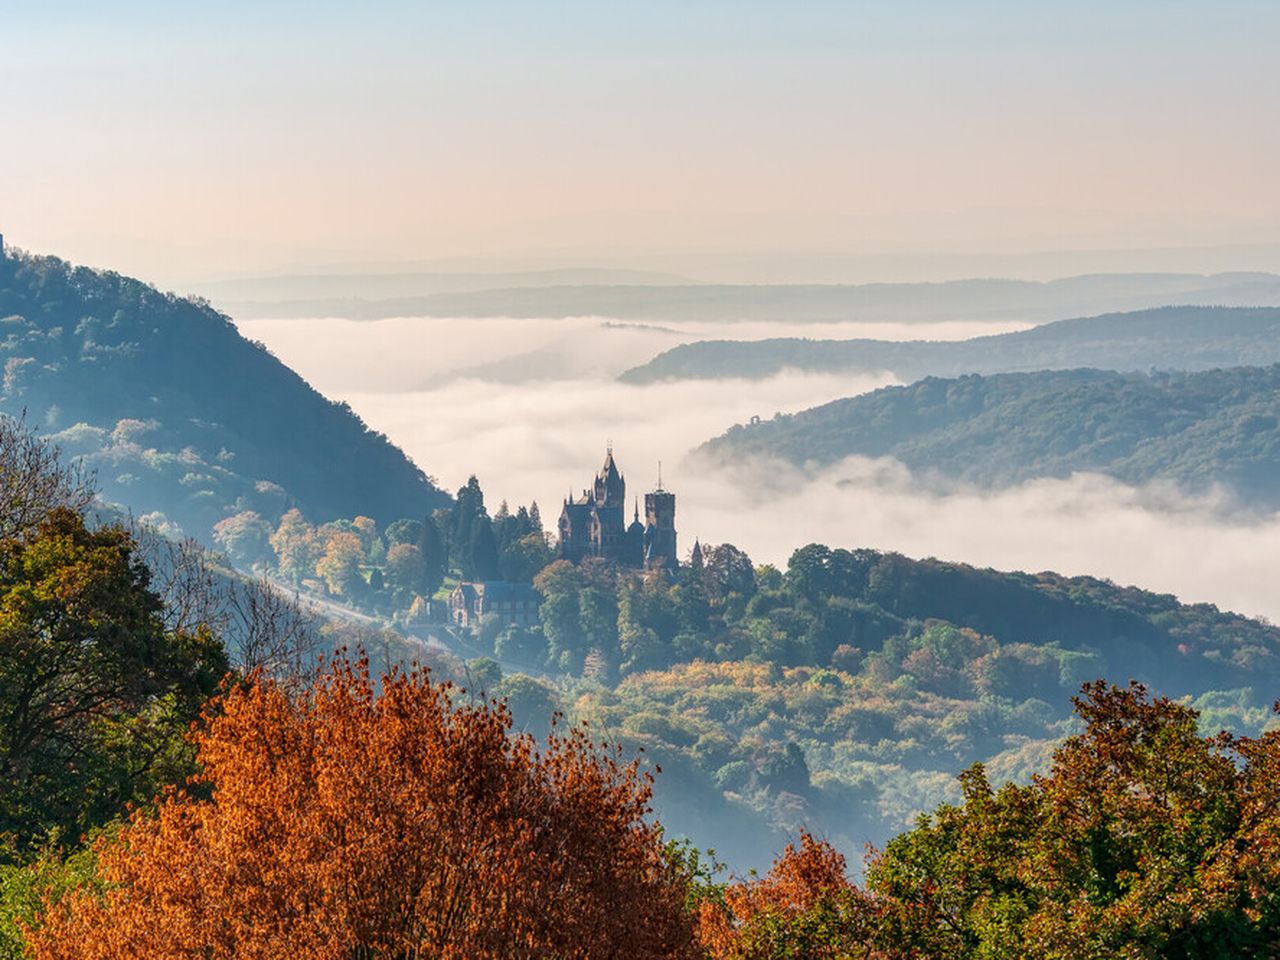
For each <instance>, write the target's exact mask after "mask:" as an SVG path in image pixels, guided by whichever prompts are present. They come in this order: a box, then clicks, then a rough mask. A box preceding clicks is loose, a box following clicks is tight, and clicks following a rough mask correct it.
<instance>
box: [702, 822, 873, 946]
mask: <svg viewBox="0 0 1280 960" xmlns="http://www.w3.org/2000/svg"><path fill="white" fill-rule="evenodd" d="M875 930H876V927H875V910H874V908H873V906H872V904H871V901H870V900H869V898H868V897H867V896H866V894H864V893H863V892H862V891H860V890H858V888H857V887H855V886H854V885H853V884H852V883H851V882H850V881H849V879H848V878H847V876H846V875H845V859H844V857H843V856H841V855H840V853H839V852H838V851H836V850H835V848H833V847H832V846H831V845H830V844H829V843H827V842H825V841H822V840H817V839H815V838H814V837H813V836H812V835H810V834H808V833H802V834H801V836H800V844H799V846H796V845H794V844H790V845H788V846H787V849H786V850H785V851H784V853H783V854H782V856H781V857H779V858H778V860H776V861H775V862H774V864H773V867H772V868H771V869H770V870H769V873H768V874H767V875H766V876H765V877H763V878H760V879H756V880H748V881H745V882H741V883H734V884H729V885H728V886H726V887H725V888H724V889H723V890H722V891H720V890H715V889H714V888H712V889H710V890H708V891H706V892H705V894H704V895H703V898H702V900H701V903H700V904H699V907H698V939H699V941H700V942H701V944H702V946H703V947H704V949H706V951H707V952H708V954H709V955H710V956H711V957H713V958H715V960H774V958H778V960H781V958H792V957H794V958H805V960H845V958H853V957H871V956H879V954H875V953H873V952H872V951H873V940H874V936H875Z"/></svg>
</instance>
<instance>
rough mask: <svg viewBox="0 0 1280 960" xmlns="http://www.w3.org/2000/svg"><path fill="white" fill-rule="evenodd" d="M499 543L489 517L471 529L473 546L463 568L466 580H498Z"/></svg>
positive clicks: (482, 518)
mask: <svg viewBox="0 0 1280 960" xmlns="http://www.w3.org/2000/svg"><path fill="white" fill-rule="evenodd" d="M499 575H500V574H499V567H498V541H497V540H496V539H495V538H494V535H493V527H492V526H491V525H490V524H489V520H488V518H487V517H480V518H478V519H477V520H476V522H475V524H474V525H472V527H471V546H470V549H469V550H468V551H467V554H466V560H465V565H464V566H463V568H462V577H463V579H464V580H497V579H498V577H499Z"/></svg>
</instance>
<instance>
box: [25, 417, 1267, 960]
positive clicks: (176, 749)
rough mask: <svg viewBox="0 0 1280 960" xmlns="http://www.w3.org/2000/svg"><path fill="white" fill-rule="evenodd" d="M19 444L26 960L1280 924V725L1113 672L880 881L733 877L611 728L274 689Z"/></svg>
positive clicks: (536, 952) (1144, 941)
mask: <svg viewBox="0 0 1280 960" xmlns="http://www.w3.org/2000/svg"><path fill="white" fill-rule="evenodd" d="M0 441H3V442H0V474H2V475H3V476H4V477H5V478H6V480H7V481H8V482H6V483H5V484H4V485H3V486H2V487H0V492H2V493H3V496H2V497H0V612H2V613H3V616H2V617H0V771H3V776H0V838H2V839H3V843H0V956H3V957H6V958H14V960H17V958H33V960H134V958H138V957H147V958H155V960H166V958H172V960H187V958H190V957H193V956H200V957H203V958H209V960H219V958H222V960H233V958H235V960H239V958H244V957H259V958H262V960H276V958H279V960H284V958H287V957H296V956H308V957H317V958H332V960H347V958H353V957H355V958H375V957H402V958H411V957H423V956H434V957H441V958H486V957H492V958H515V957H530V956H558V957H565V958H584V960H585V958H596V957H613V956H620V955H625V956H628V957H637V958H647V957H653V958H659V957H670V958H682V957H687V958H691V960H693V958H704V960H729V958H785V957H806V958H824V957H825V958H852V957H862V958H878V960H926V958H938V957H949V958H950V957H961V958H975V960H977V958H983V960H987V958H1009V960H1012V958H1025V957H1032V958H1062V960H1068V958H1072V960H1074V958H1079V957H1092V956H1098V957H1102V956H1107V957H1125V958H1134V960H1138V958H1142V960H1148V958H1149V960H1157V958H1160V960H1165V958H1213V957H1220V956H1224V955H1230V956H1233V957H1243V958H1253V957H1257V958H1263V957H1269V956H1271V955H1272V950H1273V947H1274V944H1275V942H1276V940H1277V937H1280V902H1278V901H1277V894H1276V892H1275V891H1276V889H1277V881H1280V854H1278V853H1277V851H1280V842H1278V841H1280V775H1278V774H1280V730H1278V731H1273V732H1269V733H1265V734H1263V735H1262V736H1260V737H1257V738H1249V737H1239V736H1235V735H1233V734H1231V733H1229V732H1223V733H1211V734H1208V735H1206V732H1205V730H1204V728H1205V727H1206V725H1207V724H1208V723H1209V722H1210V718H1209V717H1207V716H1205V715H1202V714H1198V713H1197V711H1196V710H1194V709H1192V708H1191V707H1190V706H1188V705H1186V704H1183V703H1177V702H1173V701H1170V700H1167V699H1162V698H1157V697H1153V696H1151V695H1150V694H1148V692H1147V691H1146V689H1145V688H1144V687H1142V686H1141V685H1140V684H1137V683H1130V684H1128V685H1126V686H1124V687H1113V686H1110V685H1108V684H1107V683H1105V682H1102V681H1096V682H1088V683H1085V684H1083V685H1082V688H1081V692H1080V695H1079V696H1078V697H1077V698H1076V699H1075V700H1074V707H1075V711H1074V712H1075V719H1074V721H1073V723H1072V727H1073V731H1074V732H1073V733H1072V735H1070V736H1069V737H1067V738H1066V739H1065V740H1064V741H1062V742H1061V743H1060V744H1059V745H1058V746H1057V747H1056V749H1054V750H1053V752H1052V756H1051V757H1050V758H1049V761H1048V763H1047V765H1046V767H1045V768H1044V769H1045V772H1044V773H1043V775H1041V776H1038V777H1036V778H1035V779H1033V780H1031V781H1030V782H1028V783H1025V784H1024V785H1018V784H1005V785H1003V786H993V784H992V779H991V778H990V777H989V775H988V771H987V769H986V768H984V767H983V766H982V765H980V764H979V765H973V766H970V767H968V768H967V769H965V770H963V771H961V772H960V773H959V775H958V778H957V782H958V785H959V791H958V795H957V797H956V802H955V803H952V804H943V805H940V806H938V807H937V808H936V809H935V810H934V811H933V812H932V813H930V814H929V815H927V816H922V817H921V818H920V819H919V820H918V821H917V822H916V823H915V824H914V826H912V827H911V828H910V829H907V830H905V831H904V832H902V833H901V834H900V835H899V836H897V837H895V838H893V839H892V840H890V841H889V842H888V843H887V844H886V845H883V846H881V847H879V848H878V849H873V850H871V851H870V852H869V854H868V857H867V862H866V865H865V867H866V868H865V876H864V879H863V880H862V881H860V882H859V881H856V880H855V878H854V877H853V876H852V875H851V864H850V863H849V861H848V860H847V859H846V858H845V857H844V856H842V855H841V854H840V853H839V852H838V851H837V850H836V849H835V848H834V847H833V846H832V845H831V844H830V843H828V842H827V840H825V839H823V838H821V836H820V835H815V834H814V833H812V832H810V831H808V830H805V829H797V830H796V831H795V833H794V836H795V839H794V841H793V843H792V844H790V845H788V846H787V847H786V848H785V849H783V850H780V851H779V856H778V858H777V860H776V861H775V863H774V865H773V866H772V868H771V869H769V870H768V872H767V873H765V874H763V875H756V876H746V877H734V876H726V875H725V874H724V872H723V870H722V868H721V867H720V865H719V864H718V862H717V860H716V858H715V855H714V854H711V853H707V852H705V851H701V850H699V849H698V848H697V847H696V846H694V845H692V844H690V843H688V842H687V841H686V842H680V841H678V840H675V839H672V838H671V837H670V836H669V835H668V834H667V832H666V831H665V830H664V827H663V826H662V824H661V823H660V822H659V821H658V820H656V819H655V818H654V816H653V814H652V812H651V804H652V802H653V800H654V797H655V793H654V791H655V783H654V777H653V774H651V773H650V772H649V769H648V767H647V766H645V765H642V762H641V761H640V760H639V759H637V758H636V755H635V753H634V751H633V749H632V746H631V744H629V743H626V742H619V741H617V740H615V739H614V738H613V737H612V735H611V734H610V733H609V731H608V729H607V727H604V728H602V727H601V726H599V725H595V726H591V725H588V726H582V725H578V724H566V723H565V721H564V720H563V719H558V720H556V721H555V722H553V723H552V725H551V728H550V730H549V733H548V735H547V736H546V737H545V738H538V737H535V736H534V735H532V734H530V733H527V732H525V733H518V732H516V730H515V728H514V726H513V718H512V715H511V712H510V710H509V709H508V707H507V706H506V704H505V702H504V701H500V700H493V699H488V698H486V697H484V696H483V695H480V694H479V693H478V691H477V690H476V689H475V688H472V689H470V690H468V689H465V688H462V687H458V686H456V685H454V684H452V683H449V682H448V681H443V682H442V679H443V678H441V677H439V676H433V675H432V674H431V673H430V672H428V671H426V670H421V669H410V670H407V671H404V670H399V669H396V668H392V669H391V670H389V671H386V672H383V673H377V674H375V673H373V672H372V671H371V669H370V665H369V662H368V661H367V660H366V659H362V658H359V657H358V656H356V657H354V658H353V657H352V656H347V655H344V654H337V655H336V656H334V657H332V658H329V659H327V660H326V661H324V662H322V663H320V664H319V665H318V666H316V665H312V666H309V667H304V668H303V669H301V670H299V669H294V668H292V667H291V666H290V665H288V664H286V663H284V662H276V663H273V664H266V663H261V664H259V666H258V668H257V669H248V665H247V664H245V663H243V662H238V661H237V660H236V659H234V658H233V657H232V656H230V655H229V653H228V651H227V649H226V648H225V646H224V644H223V642H222V640H221V638H220V637H219V635H218V633H217V631H216V629H215V625H214V624H212V623H209V622H205V621H202V620H201V618H200V617H199V616H194V617H193V616H191V612H192V611H193V610H198V609H200V608H199V605H198V604H197V605H195V606H192V604H191V602H190V601H191V599H192V597H191V595H190V593H189V592H187V593H183V592H181V591H180V592H178V593H172V592H171V593H168V594H166V593H164V592H162V591H161V590H160V589H158V585H159V579H160V578H158V577H157V576H156V571H155V570H154V569H153V568H152V567H151V566H150V565H149V564H148V563H147V562H146V558H145V557H144V556H143V555H142V553H141V551H140V545H139V543H138V541H137V539H136V538H135V536H134V535H133V534H132V533H131V532H130V531H129V530H127V529H126V528H124V527H121V526H119V525H113V524H106V525H101V524H97V523H94V522H93V521H91V520H90V519H89V518H88V517H87V516H86V513H85V511H86V508H87V507H88V506H89V504H90V500H91V490H90V488H88V487H86V486H85V485H84V483H83V481H82V479H81V478H80V477H79V476H78V475H77V474H75V472H74V471H71V470H68V469H66V468H65V467H63V466H61V465H60V463H59V461H58V459H57V457H56V455H55V454H53V452H52V451H51V449H50V448H49V447H47V446H46V445H45V444H44V443H43V442H42V441H40V440H38V439H36V438H34V437H32V436H30V435H29V434H23V433H21V432H19V431H17V430H15V429H14V425H12V424H9V425H7V426H6V428H5V432H4V433H3V434H2V435H0ZM14 480H18V481H22V482H18V483H15V482H12V481H14ZM862 559H863V560H868V561H871V559H872V558H862ZM815 561H816V562H815ZM792 566H793V568H794V569H793V570H789V571H788V576H790V577H791V579H792V580H793V581H795V584H794V589H795V590H797V591H799V593H797V594H795V596H797V597H798V596H801V595H803V594H805V593H810V594H812V595H813V596H814V597H827V599H828V600H829V599H830V595H829V594H827V593H826V592H825V591H826V590H828V589H833V588H834V587H835V584H836V583H837V582H842V583H844V584H845V585H846V586H848V585H849V584H851V583H855V582H861V576H862V573H861V572H859V571H860V565H859V563H858V562H857V560H856V559H855V558H854V556H853V555H849V556H848V557H844V556H841V555H839V554H837V553H833V552H831V551H826V552H825V553H824V552H822V551H812V550H811V551H809V554H808V560H807V561H806V560H801V561H799V562H796V563H793V565H792ZM874 568H875V562H874V561H872V562H871V563H870V565H869V566H868V567H866V570H868V571H869V570H872V569H874ZM698 572H699V573H702V574H705V572H706V567H704V568H703V570H702V571H698ZM764 579H766V580H767V579H768V577H765V578H764ZM710 582H717V581H716V580H715V579H714V578H712V580H711V581H710ZM689 585H690V586H693V587H694V588H695V589H696V585H695V582H694V581H690V583H689ZM780 588H781V586H780V585H777V586H775V587H770V586H766V587H765V590H774V589H780ZM1028 589H1031V590H1033V591H1039V592H1045V593H1047V594H1049V595H1050V596H1053V595H1054V594H1055V592H1056V591H1055V590H1052V589H1047V590H1043V591H1042V590H1041V587H1039V586H1037V585H1034V584H1028ZM757 590H759V587H757ZM736 592H737V591H736V590H733V591H730V593H736ZM1068 593H1070V591H1068ZM757 595H759V593H757ZM1052 602H1061V598H1060V597H1058V598H1056V599H1054V600H1053V601H1052ZM1145 602H1146V605H1147V607H1148V608H1150V612H1151V613H1152V614H1153V615H1155V613H1156V610H1157V609H1158V608H1160V607H1161V603H1160V601H1159V599H1158V598H1150V599H1147V600H1146V601H1145ZM1165 606H1166V607H1167V604H1166V605H1165ZM1166 612H1167V611H1166ZM1202 615H1203V616H1204V617H1205V618H1207V619H1208V620H1214V617H1213V616H1212V615H1211V614H1210V613H1209V612H1208V611H1205V612H1202ZM1015 619H1016V618H1015ZM260 626H261V627H262V628H263V630H264V631H267V632H271V631H272V629H273V627H272V626H271V625H269V624H266V623H263V624H260ZM957 634H959V636H957ZM925 635H928V636H930V637H931V639H930V641H929V642H928V643H926V644H924V645H921V646H920V647H918V648H917V652H918V651H920V650H924V651H927V652H930V653H932V654H933V655H934V656H938V651H939V650H946V649H947V648H948V647H949V646H955V645H963V644H965V643H968V644H976V645H979V646H980V645H981V643H982V641H981V637H980V635H979V634H978V633H977V632H976V631H972V630H969V631H967V632H966V631H962V630H958V629H955V628H951V629H950V630H948V629H946V628H940V627H938V626H937V625H932V626H930V627H929V628H926V631H925ZM846 656H852V654H846ZM944 660H945V657H940V658H939V663H940V664H941V665H942V666H945V663H944V662H943V661H944ZM978 660H979V661H980V660H981V657H979V658H978ZM760 666H762V667H763V668H764V669H765V670H770V669H777V670H778V672H780V673H781V675H782V676H783V677H784V678H785V677H786V675H787V672H788V671H787V669H786V668H781V667H778V666H777V665H776V664H772V665H770V664H764V663H761V664H760ZM738 669H741V668H738ZM795 669H796V668H791V670H792V671H794V670H795ZM644 675H645V674H640V676H644ZM828 675H829V676H828ZM899 679H901V677H900V678H899ZM815 681H816V682H815ZM833 681H838V683H840V684H843V683H845V682H846V681H845V679H844V678H843V676H842V675H841V673H840V672H839V671H834V670H831V671H825V672H823V671H820V672H819V673H814V674H810V675H809V676H807V677H806V678H805V683H806V684H813V685H814V686H816V687H818V688H820V689H821V690H826V691H830V690H831V689H833V688H835V687H836V683H835V682H833ZM946 682H951V683H956V682H962V681H961V680H960V679H959V678H958V677H957V676H954V675H953V676H951V677H950V678H949V679H948V680H947V681H946ZM975 682H976V681H975ZM983 682H990V681H989V680H988V681H983ZM700 685H701V687H702V689H703V690H705V691H707V692H708V693H709V695H711V696H712V697H716V696H720V694H721V690H722V689H723V687H722V685H720V684H717V683H715V682H712V683H710V684H708V683H706V682H705V678H704V680H703V681H702V682H701V684H700ZM907 686H909V684H901V687H903V688H905V687H907ZM845 699H846V703H847V705H848V706H849V707H851V708H854V709H857V708H858V707H859V706H860V705H861V702H862V701H861V699H860V697H859V696H858V695H857V694H856V693H855V694H854V695H853V696H849V697H846V698H845ZM806 709H807V707H806V706H805V704H804V703H796V704H794V705H793V710H794V711H795V712H797V713H802V712H804V711H805V710H806ZM1048 709H1050V710H1054V709H1058V708H1056V707H1053V706H1050V707H1049V708H1048ZM606 741H607V742H606ZM803 765H804V758H803V755H802V751H800V750H794V749H791V748H790V747H789V748H788V750H787V751H786V753H785V755H784V756H783V757H781V758H778V759H777V760H775V761H774V762H772V763H764V764H758V765H757V766H756V770H755V773H756V774H757V775H759V776H761V777H765V778H771V779H773V780H775V781H777V782H778V784H779V785H780V786H784V787H786V788H787V789H792V790H797V791H800V792H803V791H804V790H805V789H806V786H805V783H804V773H803ZM653 771H654V773H656V774H657V784H656V789H657V790H659V791H660V790H662V789H663V788H664V779H665V778H666V777H667V776H668V774H665V773H662V772H660V771H659V770H658V769H657V768H656V767H654V768H653ZM1000 779H1003V778H1000Z"/></svg>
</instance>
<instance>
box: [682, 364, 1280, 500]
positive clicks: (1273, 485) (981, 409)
mask: <svg viewBox="0 0 1280 960" xmlns="http://www.w3.org/2000/svg"><path fill="white" fill-rule="evenodd" d="M1278 396H1280V365H1278V366H1271V367H1265V368H1251V367H1236V368H1232V369H1228V370H1221V369H1217V370H1209V371H1206V372H1201V373H1152V374H1149V375H1148V374H1138V373H1133V374H1118V373H1108V372H1105V371H1101V370H1068V371H1057V372H1053V371H1040V372H1036V373H1011V374H1001V375H997V376H976V375H967V376H962V377H959V378H958V379H955V380H941V379H936V378H932V377H931V378H928V379H925V380H921V381H919V382H917V383H913V384H911V385H910V386H905V387H886V388H884V389H882V390H877V391H875V392H873V393H869V394H865V395H862V396H858V397H851V398H848V399H844V400H836V401H833V402H832V403H828V404H824V405H823V406H820V407H815V408H813V409H811V410H806V411H803V412H801V413H797V414H793V415H789V416H784V417H779V418H777V419H774V420H771V421H768V422H763V423H758V424H750V425H747V426H737V427H734V428H733V429H731V430H729V431H728V432H727V433H726V434H725V435H724V436H722V437H720V438H719V439H717V440H713V441H711V442H710V443H708V444H706V445H705V446H704V447H703V448H702V452H703V454H704V455H705V456H707V457H709V458H712V459H718V460H722V461H732V460H735V459H740V458H742V457H747V456H754V455H766V456H770V457H777V458H780V459H783V460H787V461H790V462H792V463H794V464H796V465H797V466H804V465H807V464H817V465H826V464H830V463H834V462H836V461H838V460H841V459H843V458H844V457H848V456H851V455H858V456H865V457H893V458H895V459H897V460H900V461H901V462H902V463H904V464H905V465H906V466H907V467H909V468H910V469H911V470H913V471H916V472H918V473H921V474H924V475H930V476H942V477H947V478H949V479H950V480H951V481H959V482H964V483H971V484H975V485H979V486H983V487H1001V486H1007V485H1010V484H1015V483H1019V482H1022V481H1025V480H1028V479H1031V478H1035V477H1065V476H1069V475H1070V474H1072V473H1076V472H1081V471H1087V472H1096V473H1103V474H1107V475H1108V476H1112V477H1115V478H1117V479H1119V480H1122V481H1124V482H1126V483H1133V484H1142V483H1148V482H1151V481H1153V480H1164V481H1171V482H1174V483H1177V484H1179V485H1181V486H1183V487H1185V488H1186V489H1188V490H1192V491H1196V492H1205V491H1208V490H1210V489H1211V488H1213V487H1216V486H1219V485H1221V486H1225V487H1226V488H1228V489H1230V490H1233V491H1234V492H1235V493H1236V494H1238V495H1239V496H1240V497H1241V498H1242V499H1243V500H1245V501H1246V502H1249V503H1253V504H1258V505H1262V506H1267V507H1275V506H1276V505H1280V484H1277V481H1276V477H1277V476H1280V400H1277V397H1278Z"/></svg>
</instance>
